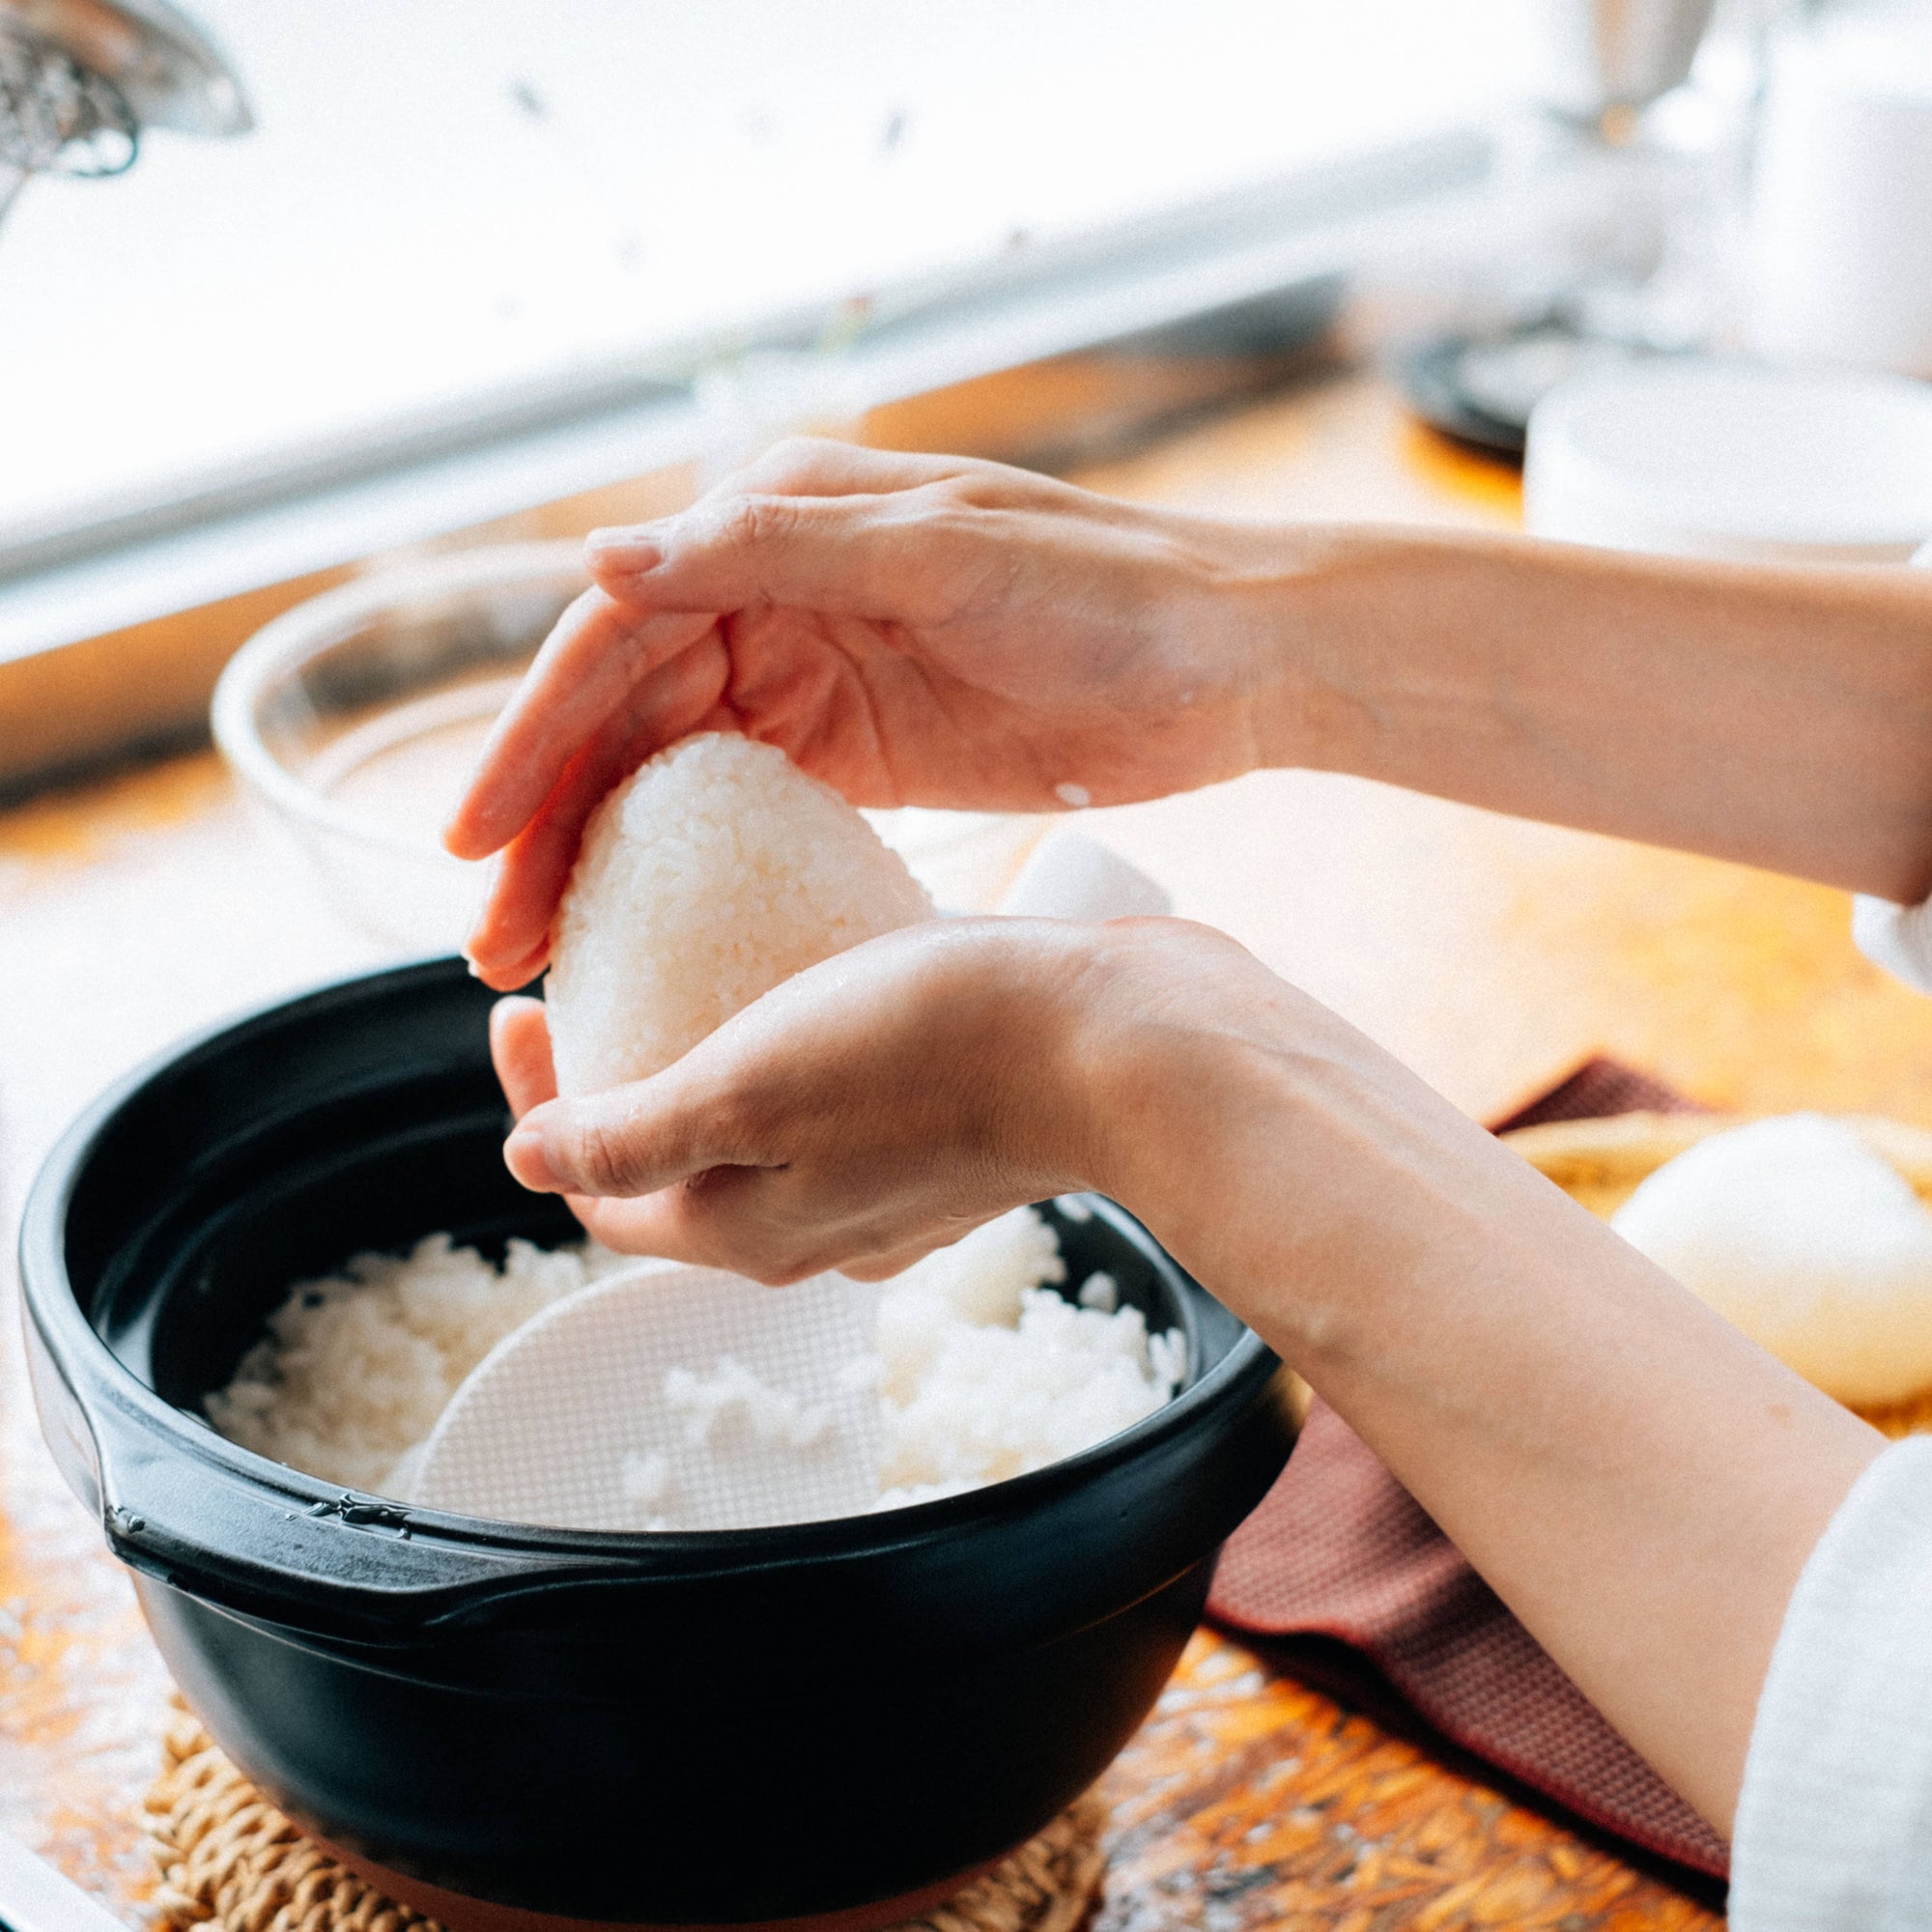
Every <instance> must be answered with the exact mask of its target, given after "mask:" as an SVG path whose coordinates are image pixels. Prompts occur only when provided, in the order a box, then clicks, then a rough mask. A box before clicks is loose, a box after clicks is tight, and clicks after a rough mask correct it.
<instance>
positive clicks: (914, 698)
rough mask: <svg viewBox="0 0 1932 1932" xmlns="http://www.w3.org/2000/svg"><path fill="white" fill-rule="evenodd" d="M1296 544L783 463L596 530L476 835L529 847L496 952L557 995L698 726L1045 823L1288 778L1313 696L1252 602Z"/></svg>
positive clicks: (891, 475) (1005, 481)
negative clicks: (564, 908) (621, 856)
mask: <svg viewBox="0 0 1932 1932" xmlns="http://www.w3.org/2000/svg"><path fill="white" fill-rule="evenodd" d="M1282 551H1283V542H1282V539H1281V538H1280V536H1279V535H1278V534H1272V533H1268V532H1264V531H1262V530H1260V529H1258V528H1254V527H1250V526H1239V525H1231V524H1219V523H1214V522H1211V521H1209V520H1207V519H1199V518H1188V517H1181V516H1178V515H1175V514H1173V513H1171V512H1163V511H1154V510H1149V509H1144V508H1139V507H1137V506H1134V505H1131V504H1126V503H1121V502H1116V501H1114V500H1111V499H1109V498H1107V497H1097V496H1094V495H1093V494H1091V493H1089V492H1087V491H1083V490H1077V489H1074V488H1071V487H1070V486H1068V485H1066V484H1064V483H1058V482H1055V481H1052V480H1051V479H1049V478H1045V477H1041V476H1037V475H1034V474H1032V473H1030V472H1028V471H1025V470H1020V469H1008V468H1006V467H1004V466H1002V465H999V464H992V463H978V462H971V461H966V460H962V459H952V458H941V457H927V456H903V455H894V454H889V453H886V452H882V451H876V450H867V449H858V448H853V447H850V446H847V445H845V444H840V443H829V442H792V443H786V444H781V446H780V447H779V448H777V449H775V450H774V451H772V452H771V453H770V454H769V455H768V456H766V457H765V458H764V459H763V460H762V461H761V462H759V463H757V464H755V465H754V466H753V467H752V468H751V469H748V470H746V471H744V472H742V473H741V474H740V475H739V476H737V477H735V478H732V479H731V480H729V481H728V482H726V483H725V484H723V485H721V486H720V488H718V489H717V490H714V491H713V492H712V493H711V494H710V495H709V496H707V497H704V498H703V499H702V500H701V501H700V502H698V503H696V505H694V506H693V507H692V508H691V509H689V510H687V511H685V512H684V513H682V514H681V515H679V516H675V517H670V518H667V519H664V520H662V521H660V522H658V523H655V524H647V525H642V526H638V527H636V528H633V529H623V530H611V531H601V532H599V533H598V534H597V535H596V536H594V537H593V538H592V539H591V543H590V557H591V568H592V571H593V573H594V575H595V576H596V579H597V583H598V587H597V588H596V589H594V590H591V591H588V592H586V593H585V595H584V596H583V597H582V598H580V599H579V600H578V602H577V603H576V604H575V605H573V606H572V608H571V610H570V611H567V612H566V613H565V615H564V617H563V618H562V619H561V621H560V622H559V623H558V625H557V626H556V629H555V630H554V632H553V634H552V636H551V638H550V639H549V641H548V642H547V643H546V644H545V645H544V648H543V650H542V652H541V653H540V654H539V656H538V659H537V662H536V664H535V665H534V666H533V667H532V668H531V670H530V673H529V675H528V677H527V678H526V680H525V683H524V686H523V688H522V690H521V691H520V692H519V693H518V694H517V696H515V697H514V698H513V699H512V701H511V703H510V705H509V707H508V709H507V710H506V711H505V712H504V714H503V717H502V718H501V720H500V721H499V722H498V724H497V728H496V730H495V732H494V733H493V734H492V737H491V739H490V742H489V745H488V746H487V747H486V749H485V751H484V753H483V756H482V758H481V760H480V762H479V765H478V768H477V771H476V774H475V776H474V778H473V779H472V781H471V783H470V786H469V791H468V793H467V794H466V796H465V798H464V799H463V801H462V803H461V804H460V806H459V807H458V809H457V811H456V814H455V816H454V818H453V819H452V820H451V822H450V826H449V829H448V832H447V833H446V835H445V837H446V840H447V843H448V845H449V849H450V850H451V851H452V852H454V853H456V854H457V855H458V856H459V857H462V858H481V857H484V856H486V855H487V854H489V853H491V852H494V851H497V850H498V849H499V848H502V847H504V846H505V845H507V846H508V850H507V852H506V853H505V855H504V860H503V863H502V866H501V867H500V869H499V872H498V875H497V881H496V883H495V885H494V887H493V889H492V892H491V895H490V899H489V903H488V905H487V906H486V908H485V910H484V913H483V915H482V917H481V920H480V922H479V923H478V925H477V927H476V930H475V932H474V934H473V935H472V937H471V940H470V946H469V952H470V957H471V959H472V961H473V962H474V964H475V966H476V968H477V970H478V972H479V973H480V974H481V975H482V977H483V978H484V979H485V980H487V981H488V982H489V983H490V984H492V985H496V986H499V987H511V986H516V985H520V984H522V983H524V982H525V981H526V980H528V979H530V978H532V977H533V976H534V975H535V974H536V973H537V972H538V971H539V970H540V969H541V968H542V966H543V964H544V961H545V959H546V957H547V954H548V946H549V928H550V923H551V920H552V917H553V915H554V912H555V909H556V905H557V901H558V899H559V897H560V896H561V895H562V892H563V888H564V885H565V883H566V882H567V880H568V878H569V874H570V868H571V866H572V864H573V863H574V861H575V859H576V854H577V846H578V841H579V838H580V836H581V834H582V827H583V823H584V820H585V819H586V818H587V817H588V816H589V813H590V811H591V810H593V809H594V808H595V806H596V804H597V802H598V800H599V799H601V798H602V797H603V796H604V794H605V793H606V792H607V791H609V790H610V789H611V786H612V785H614V784H615V783H617V782H618V781H620V780H622V779H623V778H624V777H626V776H627V775H628V774H629V773H630V772H631V771H633V770H635V769H636V768H637V766H638V765H639V764H641V763H642V762H643V761H644V759H646V758H647V757H649V756H650V755H651V754H652V753H655V752H658V751H660V750H662V749H663V748H664V747H665V746H667V745H669V744H672V743H674V742H675V741H676V740H678V739H679V738H682V737H685V736H687V735H688V734H689V733H691V732H693V731H701V730H739V731H744V732H746V733H748V734H749V735H750V736H752V737H754V738H758V739H762V740H764V741H766V742H768V743H772V744H777V745H779V746H781V747H782V748H783V750H784V751H785V752H786V753H788V754H789V755H790V756H791V757H792V758H793V759H794V760H795V761H796V762H797V763H798V764H799V765H801V766H802V767H803V768H804V769H805V770H807V771H809V772H810V773H812V774H813V775H814V776H816V777H818V778H820V779H822V780H824V781H826V782H827V783H829V784H831V785H833V786H834V787H835V788H836V789H838V791H840V792H842V793H843V794H844V795H845V796H846V797H847V798H849V799H850V800H852V801H853V803H854V804H857V805H867V806H898V805H937V806H953V807H962V808H972V809H982V810H1017V811H1042V810H1049V811H1050V810H1059V809H1062V808H1065V807H1067V806H1081V805H1087V804H1090V803H1091V804H1096V805H1105V804H1114V803H1119V802H1122V801H1125V800H1130V799H1143V798H1150V797H1155V796H1160V795H1163V794H1165V793H1168V792H1172V791H1178V790H1186V789H1188V788H1190V787H1192V786H1196V785H1202V784H1207V783H1209V782H1211V781H1215V780H1218V779H1225V778H1230V777H1233V776H1235V775H1236V774H1237V773H1240V772H1243V771H1246V770H1248V769H1250V768H1252V767H1253V766H1255V765H1257V764H1261V763H1265V762H1270V761H1275V760H1276V756H1277V753H1279V751H1280V746H1279V744H1278V743H1277V740H1278V739H1279V738H1280V736H1281V735H1282V732H1283V728H1284V725H1283V721H1284V718H1285V717H1291V716H1292V715H1293V711H1294V708H1295V706H1294V703H1293V698H1292V696H1290V695H1289V692H1288V682H1289V672H1288V670H1287V669H1286V668H1285V667H1284V665H1283V664H1282V662H1281V661H1280V656H1281V654H1280V653H1279V651H1278V650H1276V649H1274V648H1272V647H1271V646H1270V644H1269V641H1268V638H1269V626H1268V623H1267V622H1265V621H1264V620H1263V618H1262V617H1261V615H1260V613H1259V611H1257V610H1254V609H1252V608H1251V605H1252V601H1253V600H1251V599H1249V598H1247V597H1244V596H1243V595H1242V594H1241V591H1242V587H1243V586H1247V587H1248V588H1250V589H1260V588H1267V587H1272V588H1273V589H1276V590H1278V589H1279V587H1280V583H1281V582H1282V581H1283V579H1284V577H1286V576H1288V575H1292V574H1293V573H1292V571H1291V570H1290V569H1289V567H1288V566H1287V565H1286V564H1284V562H1283V560H1282Z"/></svg>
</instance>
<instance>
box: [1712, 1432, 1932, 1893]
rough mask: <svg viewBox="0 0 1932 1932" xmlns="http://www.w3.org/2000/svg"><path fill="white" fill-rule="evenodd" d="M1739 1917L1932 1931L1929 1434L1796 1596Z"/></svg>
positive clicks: (1891, 1457)
mask: <svg viewBox="0 0 1932 1932" xmlns="http://www.w3.org/2000/svg"><path fill="white" fill-rule="evenodd" d="M1730 1923H1731V1927H1732V1932H1908V1928H1913V1932H1924V1928H1925V1927H1927V1926H1932V1436H1922V1435H1916V1436H1911V1437H1908V1438H1907V1439H1906V1440H1905V1441H1903V1442H1897V1443H1894V1444H1893V1445H1892V1446H1891V1447H1890V1448H1889V1449H1888V1450H1887V1451H1886V1452H1885V1453H1884V1455H1882V1456H1881V1457H1880V1458H1879V1459H1878V1461H1877V1462H1876V1463H1873V1464H1872V1465H1871V1467H1870V1468H1869V1469H1867V1470H1866V1471H1865V1473H1864V1474H1863V1475H1862V1476H1861V1478H1860V1479H1859V1481H1858V1483H1857V1484H1856V1485H1855V1486H1854V1488H1853V1490H1852V1492H1851V1494H1850V1495H1848V1496H1847V1497H1846V1498H1845V1500H1844V1502H1843V1504H1842V1505H1841V1506H1840V1508H1839V1510H1838V1513H1837V1515H1836V1516H1834V1517H1833V1519H1832V1522H1831V1526H1830V1527H1829V1528H1828V1529H1827V1530H1826V1531H1825V1534H1824V1535H1823V1536H1822V1537H1821V1538H1820V1539H1819V1542H1818V1547H1817V1548H1816V1549H1814V1550H1813V1551H1812V1552H1811V1557H1810V1560H1809V1561H1808V1562H1807V1563H1806V1564H1805V1566H1804V1575H1803V1576H1802V1577H1800V1578H1799V1579H1798V1587H1797V1589H1796V1590H1794V1591H1793V1592H1792V1597H1791V1605H1790V1607H1789V1608H1788V1609H1787V1610H1786V1611H1785V1615H1784V1625H1783V1628H1782V1630H1781V1631H1780V1632H1779V1633H1778V1638H1777V1646H1776V1650H1774V1652H1773V1653H1772V1660H1771V1669H1770V1671H1769V1673H1768V1674H1767V1675H1766V1678H1765V1684H1764V1692H1763V1695H1762V1696H1761V1697H1760V1698H1759V1700H1758V1709H1757V1719H1756V1722H1755V1724H1754V1725H1753V1726H1752V1729H1751V1740H1750V1750H1749V1753H1748V1755H1747V1758H1746V1761H1745V1780H1744V1789H1743V1791H1742V1793H1741V1794H1740V1796H1739V1799H1738V1813H1737V1822H1736V1825H1735V1827H1734V1829H1733V1832H1732V1836H1731V1896H1730Z"/></svg>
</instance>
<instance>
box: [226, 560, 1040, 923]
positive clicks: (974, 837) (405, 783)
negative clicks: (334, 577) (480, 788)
mask: <svg viewBox="0 0 1932 1932" xmlns="http://www.w3.org/2000/svg"><path fill="white" fill-rule="evenodd" d="M587 581H588V580H587V579H586V577H585V576H584V572H583V566H582V547H581V546H580V545H579V544H577V543H576V542H574V541H566V542H561V543H539V544H508V545H502V546H498V547H492V548H489V549H482V550H473V551H466V552H460V553H458V554H454V555H451V556H444V557H437V558H434V559H431V560H430V561H427V562H423V563H418V564H411V565H408V566H405V567H403V568H399V569H394V570H387V571H383V572H380V573H378V574H374V575H371V576H369V577H365V578H361V579H358V580H357V581H356V582H354V583H349V584H345V585H343V586H342V587H341V588H340V589H337V590H330V591H326V592H325V593H324V594H323V595H322V596H320V597H315V598H311V599H310V600H309V601H308V602H307V603H305V604H299V605H298V606H297V607H296V608H295V609H294V610H293V611H286V612H285V613H284V614H283V615H281V616H280V617H277V618H276V619H275V620H274V622H273V623H271V624H270V625H268V626H267V627H266V628H264V629H263V630H261V631H259V632H257V633H256V635H255V636H254V637H252V638H251V639H249V640H248V641H247V643H245V644H244V645H243V646H242V647H241V650H240V651H238V652H237V653H236V655H235V656H234V658H233V659H232V660H231V661H230V663H229V665H228V668H227V669H226V670H224V671H223V672H222V674H221V681H220V683H219V684H218V685H217V686H216V687H215V693H214V712H213V725H214V739H215V743H216V744H218V745H219V746H220V747H221V750H222V752H223V753H224V754H225V755H226V757H227V758H228V761H229V763H230V764H231V765H232V766H233V767H234V769H235V771H236V773H237V775H238V776H239V777H240V778H241V781H242V782H243V784H244V785H245V786H246V787H247V789H248V790H249V792H250V793H251V794H252V795H253V796H254V797H255V798H256V799H258V800H259V801H260V802H261V803H262V804H263V805H265V806H266V807H267V808H268V810H269V811H270V813H271V814H272V816H273V817H274V818H275V819H276V820H277V821H279V823H280V824H281V826H282V827H283V828H284V829H285V830H286V832H287V833H288V835H289V836H291V837H292V838H294V840H295V842H296V843H297V845H298V846H299V848H300V849H301V852H302V853H303V855H304V857H305V859H306V861H307V863H308V864H309V865H310V866H311V867H313V868H314V871H315V873H316V875H317V877H318V879H319V880H320V882H321V884H322V887H323V889H324V890H325V891H326V892H327V895H328V896H329V898H330V899H331V900H332V901H333V902H334V904H335V905H336V907H337V909H338V910H339V911H341V912H342V913H343V914H344V915H346V916H347V917H348V918H349V919H350V920H352V921H353V922H354V923H355V924H356V925H357V926H358V927H360V928H361V929H362V930H363V931H365V932H367V933H369V934H371V935H372V936H374V937H375V938H377V939H378V940H380V941H382V942H384V944H386V945H389V946H392V947H394V948H396V949H398V950H399V951H401V952H454V951H455V950H456V949H457V948H459V947H460V946H461V945H462V943H463V939H464V936H465V935H466V934H467V932H468V931H469V926H470V923H471V922H472V920H473V918H474V916H475V912H476V909H477V905H478V903H479V902H480V900H481V897H482V894H483V889H484V883H485V879H486V875H487V868H486V867H481V866H472V865H465V864H463V863H461V862H459V861H458V860H455V859H452V858H450V857H449V855H448V854H447V853H446V852H444V851H443V849H442V846H441V843H440V836H439V835H440V831H441V827H442V824H443V821H444V820H445V819H446V818H447V817H448V815H449V813H450V810H451V809H452V808H453V807H454V806H455V804H456V800H457V797H458V795H459V793H460V791H461V789H462V786H463V782H464V781H465V779H466V778H467V777H468V775H469V770H470V767H471V765H472V764H473V763H474V761H475V758H476V754H477V753H478V752H479V751H480V750H481V748H482V744H483V740H484V738H485V737H486V735H487V734H488V732H489V729H490V726H491V725H492V723H493V722H494V721H495V719H496V717H497V712H499V711H500V710H501V709H502V707H503V704H504V702H505V701H506V700H507V699H508V697H509V696H510V694H511V692H512V691H514V690H515V689H516V686H517V682H518V680H519V679H520V678H521V677H522V676H523V673H524V671H525V670H526V668H528V666H529V662H530V660H531V658H532V657H534V656H535V655H536V651H537V647H538V646H539V645H540V644H541V643H542V642H543V640H544V638H545V636H546V635H547V634H548V632H549V631H550V628H551V626H552V625H553V624H554V622H555V621H556V619H557V617H558V615H559V614H560V613H561V612H562V611H563V609H564V607H565V606H566V605H568V604H569V603H570V601H571V599H572V598H573V597H575V596H576V595H577V594H578V593H579V592H580V591H581V590H582V589H583V587H584V585H585V583H586V582H587ZM867 817H868V818H870V819H871V821H872V822H873V824H874V825H875V826H876V827H877V828H878V831H879V834H880V836H881V837H882V838H884V839H885V840H886V842H887V843H888V844H889V845H893V846H895V848H896V849H897V850H898V851H899V852H900V853H901V854H902V855H903V856H904V858H905V861H906V863H907V865H909V866H910V867H912V869H913V871H914V872H916V873H917V874H918V875H919V877H920V878H921V880H922V881H923V883H924V885H925V887H926V889H927V891H929V892H930V893H931V894H932V895H933V897H934V899H935V900H937V901H938V903H939V904H941V905H943V906H946V907H949V908H951V909H953V910H957V911H962V912H978V911H984V910H988V909H990V908H991V907H993V906H995V905H997V904H998V902H999V900H1000V898H1001V896H1002V895H1003V894H1004V893H1005V891H1006V888H1007V887H1008V886H1009V884H1010V883H1011V882H1012V879H1013V877H1014V875H1015V874H1016V873H1017V872H1018V870H1019V868H1020V867H1021V865H1022V864H1023V863H1024V862H1025V860H1026V857H1027V854H1028V853H1029V852H1030V851H1031V850H1032V848H1033V846H1034V844H1035V842H1036V841H1037V838H1039V835H1040V832H1041V830H1042V829H1043V827H1044V826H1045V825H1046V824H1048V823H1050V822H1051V821H1050V820H1049V819H1044V818H1037V817H1028V816H1016V815H1009V814H1003V813H997V812H980V811H935V810H922V809H918V808H912V809H909V810H903V811H878V812H867Z"/></svg>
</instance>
